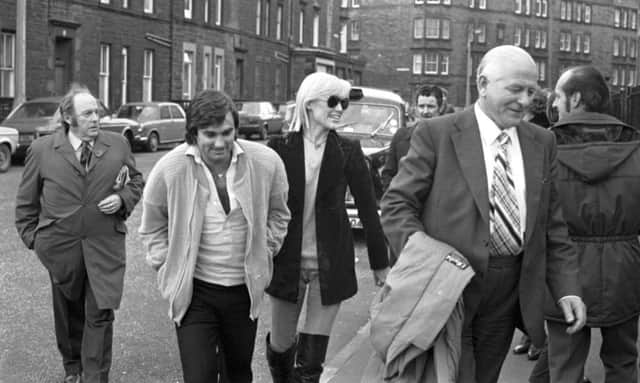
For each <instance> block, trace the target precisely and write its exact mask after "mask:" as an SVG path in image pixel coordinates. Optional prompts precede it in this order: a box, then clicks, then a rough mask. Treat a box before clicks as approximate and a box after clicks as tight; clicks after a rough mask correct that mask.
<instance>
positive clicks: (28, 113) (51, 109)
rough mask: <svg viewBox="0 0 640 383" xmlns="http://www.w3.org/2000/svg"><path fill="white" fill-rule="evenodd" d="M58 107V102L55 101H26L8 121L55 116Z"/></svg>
mask: <svg viewBox="0 0 640 383" xmlns="http://www.w3.org/2000/svg"><path fill="white" fill-rule="evenodd" d="M57 109H58V103H55V102H26V103H24V104H22V105H20V107H18V109H16V110H14V111H13V112H12V113H11V114H10V115H9V116H8V117H7V121H9V120H22V119H27V118H46V117H53V115H54V114H55V113H56V110H57Z"/></svg>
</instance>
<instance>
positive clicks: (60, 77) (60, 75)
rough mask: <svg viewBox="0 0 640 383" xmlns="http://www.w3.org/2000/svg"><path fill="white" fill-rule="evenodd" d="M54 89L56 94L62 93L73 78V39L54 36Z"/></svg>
mask: <svg viewBox="0 0 640 383" xmlns="http://www.w3.org/2000/svg"><path fill="white" fill-rule="evenodd" d="M54 55H55V69H54V81H55V84H54V89H55V92H56V94H57V95H63V94H65V93H66V92H67V90H68V89H69V85H70V84H71V81H72V80H73V75H72V73H73V71H72V69H73V68H72V67H73V61H72V60H73V40H72V39H68V38H64V37H56V46H55V52H54Z"/></svg>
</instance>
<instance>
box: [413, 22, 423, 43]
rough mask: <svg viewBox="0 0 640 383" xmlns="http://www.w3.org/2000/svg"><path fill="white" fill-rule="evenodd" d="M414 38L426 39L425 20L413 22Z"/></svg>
mask: <svg viewBox="0 0 640 383" xmlns="http://www.w3.org/2000/svg"><path fill="white" fill-rule="evenodd" d="M413 37H414V38H416V39H421V38H422V37H424V19H415V20H413Z"/></svg>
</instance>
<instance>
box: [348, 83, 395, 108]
mask: <svg viewBox="0 0 640 383" xmlns="http://www.w3.org/2000/svg"><path fill="white" fill-rule="evenodd" d="M354 88H359V89H362V95H363V96H364V97H367V98H379V99H384V100H391V101H394V102H397V103H400V104H404V100H403V99H402V97H400V95H398V94H397V93H394V92H392V91H390V90H385V89H378V88H368V87H364V86H354ZM358 101H359V100H358ZM355 102H357V101H355Z"/></svg>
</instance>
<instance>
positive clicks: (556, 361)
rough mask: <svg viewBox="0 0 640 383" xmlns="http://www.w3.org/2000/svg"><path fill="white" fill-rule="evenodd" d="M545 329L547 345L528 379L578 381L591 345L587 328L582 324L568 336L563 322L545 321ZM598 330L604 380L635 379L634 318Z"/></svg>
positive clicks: (538, 382)
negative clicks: (547, 338)
mask: <svg viewBox="0 0 640 383" xmlns="http://www.w3.org/2000/svg"><path fill="white" fill-rule="evenodd" d="M547 329H548V331H549V348H548V349H547V348H545V349H544V350H543V351H542V354H540V358H539V359H538V362H537V363H536V365H535V367H534V368H533V371H531V376H530V377H529V382H531V383H549V382H562V383H565V382H567V383H574V382H582V377H583V375H584V366H585V363H586V361H587V356H588V355H589V347H590V345H591V328H590V327H587V326H585V327H584V328H583V329H582V330H580V331H579V332H577V333H576V334H573V335H568V334H567V333H566V329H567V325H566V324H563V323H557V322H550V321H549V322H547ZM600 332H601V334H602V347H601V348H600V359H601V360H602V363H603V364H604V369H605V379H604V381H605V383H625V382H637V381H638V367H637V364H636V360H637V359H638V350H637V348H636V341H637V339H638V317H637V316H635V317H633V318H631V319H630V320H628V321H626V322H623V323H619V324H617V325H615V326H610V327H601V328H600ZM550 370H552V371H551V372H550Z"/></svg>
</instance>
